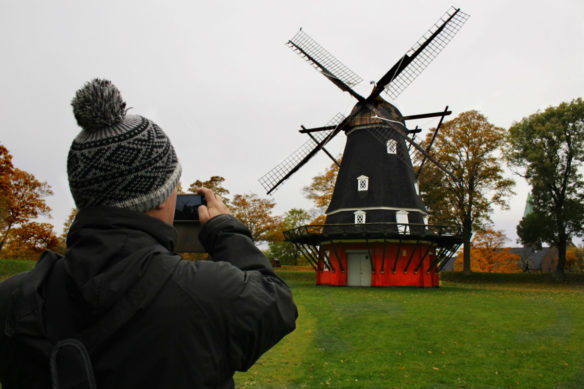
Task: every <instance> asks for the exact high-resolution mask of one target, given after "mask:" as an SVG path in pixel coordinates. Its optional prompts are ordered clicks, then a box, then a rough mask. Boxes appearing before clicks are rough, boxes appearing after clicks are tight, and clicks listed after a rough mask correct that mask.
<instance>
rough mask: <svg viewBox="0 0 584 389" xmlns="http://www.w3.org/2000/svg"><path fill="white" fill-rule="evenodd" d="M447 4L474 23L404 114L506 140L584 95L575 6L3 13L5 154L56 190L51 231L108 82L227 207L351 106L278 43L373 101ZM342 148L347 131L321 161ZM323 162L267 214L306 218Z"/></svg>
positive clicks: (108, 4)
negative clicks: (475, 123) (522, 125)
mask: <svg viewBox="0 0 584 389" xmlns="http://www.w3.org/2000/svg"><path fill="white" fill-rule="evenodd" d="M451 5H454V6H455V7H460V8H461V9H462V11H463V12H465V13H468V14H470V15H471V17H470V19H469V20H468V22H467V23H466V25H465V26H464V27H463V28H462V30H461V31H460V32H459V33H458V35H457V36H456V37H455V38H454V39H453V40H452V42H451V43H450V44H449V45H448V46H447V47H446V48H445V49H444V50H443V51H442V53H441V54H440V55H439V56H438V57H437V59H435V60H434V62H433V63H432V64H431V65H430V66H429V67H428V68H427V69H426V70H425V71H424V72H423V73H422V74H421V75H420V76H419V77H418V78H417V79H416V80H415V81H414V82H413V83H412V85H410V86H409V88H408V89H406V91H404V92H403V93H402V94H401V95H400V96H399V97H398V98H397V99H396V100H395V101H391V102H392V103H393V104H395V105H396V106H397V107H398V108H399V109H400V110H401V112H402V113H403V114H405V115H410V114H416V113H424V112H434V111H440V110H442V109H444V107H445V106H446V105H448V106H449V107H450V109H451V110H452V111H453V115H452V116H451V118H454V117H455V116H456V115H458V114H459V113H461V112H464V111H468V110H472V109H476V110H479V111H480V112H481V113H482V114H484V115H485V116H486V117H487V118H488V120H489V121H490V122H491V123H493V124H495V125H497V126H500V127H503V128H508V127H509V126H510V125H511V124H512V123H513V122H514V121H518V120H521V119H522V118H523V117H526V116H528V115H530V114H532V113H535V112H537V111H538V110H543V109H545V108H547V107H549V106H555V105H558V104H560V103H561V102H563V101H570V100H572V99H574V98H576V97H581V96H582V95H583V94H584V93H583V92H584V50H582V44H583V43H582V42H584V1H583V0H553V1H542V0H531V1H524V0H521V1H519V0H515V1H500V0H490V1H470V0H459V1H458V2H457V3H452V2H451V1H450V0H448V1H443V0H425V1H422V0H417V1H416V0H406V1H402V0H392V1H390V0H372V1H368V0H360V1H347V0H330V1H329V0H326V1H317V0H296V1H276V0H265V1H253V0H247V1H205V2H202V1H193V0H189V1H186V0H185V1H172V0H168V1H148V0H140V1H121V0H115V1H110V0H101V1H91V2H90V1H79V0H70V1H63V0H52V1H27V0H14V1H13V0H1V1H0V52H1V55H2V61H0V107H1V108H0V110H1V111H0V112H1V119H2V120H1V122H2V130H0V131H1V137H0V142H1V143H2V144H4V145H5V146H6V147H7V148H8V149H9V150H10V152H11V153H12V155H13V157H14V159H13V161H14V164H15V166H16V167H18V168H20V169H23V170H26V171H28V172H31V173H33V174H34V175H35V176H36V177H37V178H38V179H40V180H42V181H47V182H48V183H49V184H50V185H51V186H52V188H53V191H54V193H55V194H54V196H52V197H50V198H49V199H48V203H49V205H50V206H51V207H52V209H53V212H52V215H53V220H52V221H51V222H52V223H53V224H54V225H55V227H56V230H57V232H58V233H60V232H61V230H62V225H63V222H64V221H65V219H66V218H67V216H68V214H69V212H70V210H71V208H73V207H74V204H73V200H72V197H71V194H70V192H69V189H68V185H67V176H66V158H67V152H68V149H69V146H70V144H71V141H72V140H73V138H74V137H75V136H76V134H77V133H78V132H79V128H78V127H77V125H76V123H75V120H74V118H73V114H72V111H71V107H70V101H71V98H72V97H73V95H74V93H75V91H76V90H77V89H78V88H80V87H81V86H82V85H83V84H84V83H85V82H86V81H88V80H90V79H92V78H95V77H102V78H108V79H110V80H112V81H113V82H114V84H116V85H117V86H118V88H119V89H120V90H121V92H122V96H123V97H124V99H125V101H126V102H127V104H128V106H130V107H133V109H132V110H131V111H130V112H131V113H133V114H140V115H143V116H146V117H148V118H150V119H152V120H154V121H155V122H156V123H158V124H159V125H160V126H161V127H162V128H163V129H164V130H165V132H166V133H167V134H168V135H169V137H170V138H171V140H172V142H173V143H174V145H175V148H176V150H177V153H178V155H179V158H180V160H181V163H182V165H183V170H184V173H183V177H182V180H181V181H182V183H183V186H186V187H188V185H189V184H190V183H192V182H193V181H195V180H196V179H203V180H204V179H208V178H209V177H210V176H212V175H220V176H223V177H225V178H226V187H227V188H228V189H229V190H230V191H231V194H236V193H249V192H253V193H257V194H260V195H262V196H265V192H264V190H263V188H262V187H261V186H260V185H259V183H258V181H257V180H258V178H259V177H261V176H262V175H263V174H264V173H265V172H267V171H268V170H269V169H270V168H272V167H273V166H274V165H276V164H277V163H278V162H279V161H280V160H281V159H283V158H285V157H286V156H287V155H288V154H289V153H290V152H292V151H294V150H295V149H296V148H297V147H298V146H300V145H301V144H302V143H304V142H305V141H306V139H305V135H301V134H299V133H298V132H297V130H298V129H299V128H300V125H301V124H304V125H305V126H307V127H317V126H321V125H324V124H325V123H326V122H327V121H328V120H329V119H330V118H332V117H333V116H334V115H335V114H336V113H337V112H341V113H343V114H345V115H346V114H348V113H349V112H350V110H351V108H352V106H353V105H354V104H355V100H354V99H353V98H352V97H351V96H350V95H348V94H347V93H343V92H342V91H340V90H339V89H338V88H337V87H336V86H334V85H333V84H332V83H331V82H330V81H328V80H327V79H325V78H324V77H323V76H322V75H320V74H319V73H318V72H316V71H315V70H314V69H312V68H311V67H310V66H308V64H306V63H305V62H303V61H302V60H301V59H300V57H298V56H297V55H295V54H294V53H293V52H292V51H291V50H290V49H289V48H287V47H286V46H285V42H286V41H287V40H288V39H290V38H291V37H292V36H293V35H294V34H295V33H296V32H297V30H298V29H299V28H300V27H303V29H304V31H305V32H307V33H308V34H309V35H311V36H312V38H314V39H315V40H316V41H317V42H319V43H320V44H321V45H322V46H324V47H325V48H326V49H327V50H328V51H330V52H331V53H332V54H334V55H335V56H336V57H337V58H338V59H339V60H341V61H342V62H343V63H344V64H345V65H347V66H348V67H349V68H350V69H352V70H353V71H354V72H356V73H357V74H359V75H360V76H361V77H362V78H363V79H364V81H363V82H362V83H361V84H360V85H359V86H357V87H356V88H355V89H356V90H357V92H359V93H361V94H362V95H368V94H369V91H370V87H371V86H370V84H369V82H370V81H372V80H378V79H379V78H380V77H381V76H382V75H383V74H384V73H385V72H386V71H387V70H388V69H389V68H390V67H391V66H392V65H393V64H394V63H395V62H396V61H397V60H398V59H399V58H400V57H401V56H402V55H403V54H404V53H405V52H406V51H407V50H408V49H409V48H410V47H411V46H412V45H413V44H414V43H415V42H416V41H417V40H418V39H419V38H420V37H421V36H422V34H423V33H425V32H426V30H427V29H428V28H430V26H431V25H432V24H433V23H435V22H436V21H437V20H438V18H439V17H440V16H442V14H443V13H444V12H445V11H446V10H447V9H448V8H449V7H450V6H451ZM415 124H418V125H420V126H421V127H422V128H430V127H433V126H435V125H436V124H437V122H436V121H435V120H433V119H430V120H426V121H420V122H418V123H415ZM415 124H414V125H415ZM343 142H344V136H343V135H342V134H341V135H340V136H338V137H337V139H336V140H335V142H333V145H331V146H330V149H331V151H332V152H333V153H335V154H336V153H340V152H342V148H343V145H344V143H343ZM321 154H322V153H321ZM364 157H365V156H364ZM328 165H330V160H328V159H327V157H326V156H325V155H324V154H322V155H319V156H317V157H316V158H314V159H313V160H312V161H311V162H309V163H308V164H307V165H306V166H305V167H304V168H303V169H302V170H301V171H300V172H299V173H298V174H296V175H295V176H294V177H292V178H291V179H290V180H288V181H286V182H285V184H284V185H283V186H282V187H281V188H280V189H279V190H278V191H276V192H275V194H274V200H275V201H276V202H277V204H278V205H277V211H276V212H277V213H284V212H285V211H287V210H288V209H290V208H293V207H301V208H307V209H308V208H311V206H312V205H311V203H310V202H309V201H308V200H306V199H304V197H303V195H302V187H303V186H305V185H307V184H309V182H310V178H311V177H313V176H314V175H316V174H318V173H321V172H323V171H324V169H325V168H326V167H327V166H328ZM509 174H510V175H511V173H509ZM515 178H516V179H517V181H518V184H517V186H516V188H515V191H516V195H514V196H513V197H512V198H510V201H509V203H510V206H511V209H510V210H508V211H502V210H498V209H497V210H495V212H494V214H493V220H494V222H495V228H496V229H499V230H503V231H504V232H505V233H506V235H507V236H508V237H509V238H510V242H509V243H513V241H514V240H515V239H516V233H515V226H516V225H517V223H518V222H519V220H520V219H521V217H522V214H523V210H524V206H525V199H526V197H527V193H528V190H529V189H528V187H527V186H526V185H525V183H524V182H523V181H521V180H520V179H519V178H518V177H516V176H515Z"/></svg>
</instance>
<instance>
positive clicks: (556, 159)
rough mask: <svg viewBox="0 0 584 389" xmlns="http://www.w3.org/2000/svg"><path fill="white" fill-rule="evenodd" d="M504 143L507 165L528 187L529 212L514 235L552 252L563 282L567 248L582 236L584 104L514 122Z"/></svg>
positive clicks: (562, 106)
mask: <svg viewBox="0 0 584 389" xmlns="http://www.w3.org/2000/svg"><path fill="white" fill-rule="evenodd" d="M508 141H509V146H508V149H507V157H508V159H509V161H510V162H511V164H512V166H514V167H515V168H516V170H517V173H518V174H519V175H521V176H523V177H525V179H526V180H527V182H528V183H529V184H530V185H531V188H532V191H531V202H532V203H531V204H532V212H531V213H530V214H529V215H526V216H525V217H524V218H523V219H522V220H521V222H520V223H519V225H518V226H517V234H518V235H519V238H520V239H521V241H522V242H523V243H524V244H539V243H541V242H546V243H549V244H551V245H552V246H554V247H556V248H557V249H558V265H557V268H556V273H557V275H558V276H559V277H562V276H563V273H564V267H565V264H566V248H567V246H568V243H569V242H570V241H571V238H572V237H574V236H580V235H582V234H583V233H584V190H583V189H582V188H583V187H584V180H583V177H582V173H581V168H582V163H583V161H584V100H582V99H581V98H578V99H575V100H572V101H571V102H570V103H566V102H564V103H562V104H560V105H559V106H557V107H549V108H548V109H546V110H545V111H544V112H538V113H535V114H533V115H531V116H529V117H527V118H524V119H523V120H521V121H520V122H518V123H514V124H513V125H512V126H511V128H510V129H509V135H508Z"/></svg>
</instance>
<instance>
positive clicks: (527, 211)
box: [523, 192, 533, 217]
mask: <svg viewBox="0 0 584 389" xmlns="http://www.w3.org/2000/svg"><path fill="white" fill-rule="evenodd" d="M532 212H533V199H532V198H531V192H530V193H529V194H528V195H527V200H525V211H523V217H526V216H527V215H529V214H530V213H532Z"/></svg>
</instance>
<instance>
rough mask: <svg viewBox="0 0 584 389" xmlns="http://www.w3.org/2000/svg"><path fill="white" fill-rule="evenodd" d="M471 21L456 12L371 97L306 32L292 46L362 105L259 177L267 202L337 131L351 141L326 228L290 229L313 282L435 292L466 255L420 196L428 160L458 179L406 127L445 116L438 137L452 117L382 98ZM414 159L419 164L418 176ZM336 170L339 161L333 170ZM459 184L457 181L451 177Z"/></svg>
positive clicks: (315, 131)
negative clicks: (416, 156)
mask: <svg viewBox="0 0 584 389" xmlns="http://www.w3.org/2000/svg"><path fill="white" fill-rule="evenodd" d="M468 18H469V15H467V14H465V13H463V12H461V11H460V9H455V8H453V7H452V8H450V9H449V10H448V11H447V12H446V13H445V14H444V15H443V16H442V17H441V18H440V19H439V20H438V21H437V22H436V23H435V24H434V25H433V26H432V27H431V28H430V29H429V30H428V31H427V32H426V33H425V34H424V35H423V36H422V38H421V39H419V40H418V41H417V42H416V44H414V46H413V47H412V48H411V49H410V50H409V51H408V52H407V53H406V54H405V55H404V56H403V57H401V58H400V59H399V60H398V61H397V62H396V64H395V65H393V66H392V67H391V68H390V69H389V70H388V71H387V73H385V74H384V75H383V77H381V78H380V79H379V81H378V82H377V83H375V84H374V87H373V90H372V91H371V93H370V95H369V96H368V97H363V96H361V95H359V94H358V93H357V92H355V90H354V89H353V87H354V86H355V85H357V84H358V83H359V82H360V81H362V79H361V78H360V77H359V76H358V75H356V74H355V73H354V72H352V71H351V70H350V69H348V68H347V67H346V66H344V65H343V64H342V63H341V62H340V61H338V60H337V59H336V58H335V57H334V56H333V55H332V54H330V53H329V52H328V51H326V50H325V49H324V48H323V47H322V46H320V45H319V44H318V43H317V42H315V41H314V40H313V39H312V38H311V37H310V36H308V34H306V33H305V32H304V31H303V30H302V29H300V31H298V33H297V34H296V35H295V36H294V37H293V38H292V39H291V40H289V41H288V43H287V45H288V46H289V47H290V48H291V49H292V50H294V51H295V52H296V53H297V54H298V55H300V56H301V57H303V58H304V59H305V60H306V61H307V62H308V63H309V64H310V65H312V66H313V67H314V68H315V69H316V70H318V71H319V72H320V73H321V74H323V75H324V76H325V77H326V78H327V79H329V80H330V81H331V82H332V83H333V84H335V85H336V86H337V87H339V88H340V89H341V90H342V91H344V92H347V93H349V94H350V95H351V96H353V97H354V98H355V99H356V100H357V103H356V105H355V106H354V108H353V109H352V111H351V112H350V114H349V115H348V116H346V117H344V116H343V115H341V114H339V115H337V116H335V117H334V118H333V119H332V120H331V121H330V122H329V123H327V125H325V126H323V127H317V128H311V129H307V128H304V127H302V129H301V130H300V132H301V133H304V134H307V135H308V136H309V140H308V141H307V142H306V143H304V144H303V145H302V146H301V147H300V148H299V149H297V150H296V151H295V152H294V153H292V154H291V155H289V156H288V157H287V158H285V159H284V160H283V161H282V162H281V163H279V164H278V165H277V166H276V167H274V168H273V169H272V170H270V171H269V172H268V173H267V174H265V175H264V176H263V177H261V178H260V179H259V181H260V183H261V184H262V186H263V187H264V189H266V191H267V193H268V194H270V193H272V192H273V191H274V190H276V189H277V188H278V187H279V186H280V185H281V184H282V183H283V182H284V181H285V180H286V179H288V178H289V177H290V176H292V175H293V174H294V173H295V172H297V171H298V170H299V169H300V168H301V167H302V166H304V165H305V164H306V163H307V162H308V161H309V160H310V159H311V158H312V157H314V155H316V154H317V153H318V152H319V151H320V150H323V151H324V152H325V153H327V155H328V156H329V157H331V158H332V159H333V160H335V159H334V157H333V156H332V155H331V154H330V153H329V152H328V151H327V150H326V149H325V146H326V145H327V143H329V142H330V141H331V140H332V139H333V138H334V137H335V136H337V135H338V134H339V133H340V132H341V131H343V132H345V134H346V135H347V141H346V144H345V150H344V153H343V159H342V163H340V167H339V173H338V176H337V181H336V184H335V189H334V193H333V196H332V199H331V202H330V205H329V207H328V209H327V212H326V214H327V219H326V223H325V224H324V225H322V226H304V227H300V228H297V229H294V230H290V231H286V232H285V236H286V239H287V240H288V241H291V242H293V243H294V244H295V245H296V246H297V247H298V248H299V249H300V250H301V251H302V252H303V254H304V256H305V257H306V258H307V260H308V262H309V263H310V264H311V265H312V266H313V267H314V269H315V270H316V272H317V284H331V285H348V286H397V285H399V286H422V287H425V286H438V277H437V272H438V271H440V270H441V268H442V267H443V266H444V265H445V264H446V263H448V261H449V260H450V258H451V257H452V255H453V254H454V252H456V250H457V249H458V247H460V244H461V238H460V231H459V229H458V228H457V227H456V226H454V227H452V226H431V225H428V223H427V221H426V220H427V219H426V218H427V212H426V209H425V207H424V204H423V202H422V199H421V197H420V194H419V192H418V189H417V180H416V178H417V175H418V174H419V172H420V169H421V168H422V167H423V165H424V163H425V162H426V161H430V162H431V163H434V164H435V165H436V166H437V167H438V168H440V169H441V170H443V171H444V172H445V173H446V174H449V175H451V176H452V174H451V173H450V172H449V171H448V170H447V169H445V168H444V167H443V166H441V165H440V164H439V163H438V162H437V161H436V160H435V159H434V158H433V157H432V155H431V153H430V148H429V147H428V148H427V149H424V148H423V147H421V146H420V145H419V144H418V143H417V142H415V141H414V139H413V138H414V137H415V134H416V133H418V132H419V131H420V130H419V129H417V128H416V129H413V130H410V129H408V128H407V127H406V124H405V123H406V121H409V120H416V119H421V118H431V117H439V118H440V122H439V124H438V126H437V127H436V130H435V133H434V135H433V137H435V136H436V133H437V131H438V130H439V128H440V124H441V123H442V120H443V119H444V117H445V116H446V115H448V114H450V113H451V112H450V111H448V107H446V108H445V109H444V111H442V112H434V113H426V114H420V115H409V116H404V115H402V114H401V112H400V111H399V110H398V109H397V108H396V107H395V106H394V105H392V104H390V103H389V102H387V101H386V100H384V99H383V98H382V97H381V93H382V92H385V93H386V94H387V95H388V96H389V97H390V98H392V99H395V98H396V97H397V96H398V95H399V94H400V93H401V92H402V91H403V90H404V89H405V88H406V87H407V86H408V85H409V84H410V83H411V82H412V81H413V80H414V79H415V78H416V77H417V76H418V75H419V74H420V73H421V72H422V71H423V70H424V69H425V68H426V66H427V65H428V64H430V62H432V60H433V59H434V58H435V57H436V56H437V55H438V54H439V53H440V51H441V50H442V49H443V48H444V47H445V46H446V45H447V44H448V43H449V42H450V40H451V39H452V38H453V37H454V36H455V35H456V33H457V32H458V31H459V30H460V28H461V27H462V26H463V25H464V23H465V22H466V20H467V19H468ZM410 152H417V153H420V155H421V156H422V162H421V164H420V167H419V169H418V172H414V168H413V165H412V162H411V156H410ZM337 163H338V162H337ZM452 177H453V176H452Z"/></svg>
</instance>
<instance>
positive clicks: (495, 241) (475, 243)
mask: <svg viewBox="0 0 584 389" xmlns="http://www.w3.org/2000/svg"><path fill="white" fill-rule="evenodd" d="M507 240H508V239H507V237H506V236H505V234H503V233H502V232H501V231H495V230H493V229H491V228H487V229H484V230H480V231H477V232H476V233H475V234H474V237H473V239H472V248H471V258H472V261H471V269H472V270H473V271H480V272H486V273H494V272H500V273H502V272H504V273H516V272H519V271H521V266H520V265H521V257H520V256H519V255H517V254H513V253H511V252H510V251H509V250H508V249H506V248H505V247H504V245H505V242H506V241H507ZM463 262H464V261H463V256H462V255H459V256H458V258H457V260H456V262H455V263H454V269H455V270H457V271H459V270H462V267H463Z"/></svg>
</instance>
